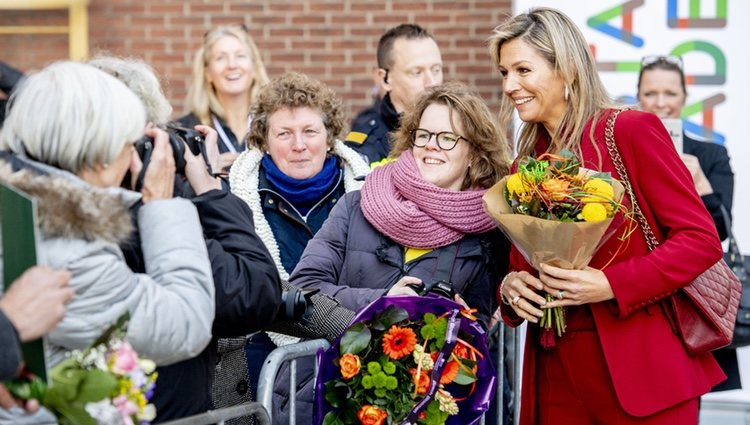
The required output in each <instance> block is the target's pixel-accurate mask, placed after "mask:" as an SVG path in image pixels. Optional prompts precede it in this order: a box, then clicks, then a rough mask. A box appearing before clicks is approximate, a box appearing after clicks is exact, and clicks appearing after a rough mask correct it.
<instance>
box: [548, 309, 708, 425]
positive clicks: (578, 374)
mask: <svg viewBox="0 0 750 425" xmlns="http://www.w3.org/2000/svg"><path fill="white" fill-rule="evenodd" d="M571 310H575V311H571V312H570V313H573V314H567V315H566V316H567V319H568V330H567V331H566V333H565V334H564V335H563V337H562V338H557V340H556V346H555V347H554V348H553V349H552V350H550V351H546V350H543V349H540V350H539V352H538V353H537V356H538V357H537V364H536V367H537V372H536V377H537V382H536V388H537V395H538V400H537V408H538V412H537V417H538V418H539V425H548V424H550V425H552V424H554V425H568V424H570V425H588V424H591V425H594V424H596V425H624V424H638V425H661V424H664V425H667V424H669V425H674V424H679V425H697V424H698V400H699V399H698V398H695V399H691V400H687V401H685V402H683V403H680V404H678V405H676V406H673V407H671V408H669V409H666V410H662V411H660V412H657V413H655V414H653V415H651V416H646V417H635V416H632V415H630V414H628V413H627V412H625V410H623V408H622V407H621V406H620V402H619V401H618V400H617V395H616V394H615V388H614V386H613V385H612V379H611V378H610V376H609V371H608V370H607V364H606V361H605V359H604V354H603V352H602V349H601V345H600V343H599V337H598V336H597V334H596V331H595V328H594V323H593V318H592V317H591V313H590V310H589V309H588V308H575V309H571ZM633 349H636V350H637V349H639V348H637V347H633ZM655 355H657V354H655ZM636 379H637V378H636Z"/></svg>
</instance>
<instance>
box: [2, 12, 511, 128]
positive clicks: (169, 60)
mask: <svg viewBox="0 0 750 425" xmlns="http://www.w3.org/2000/svg"><path fill="white" fill-rule="evenodd" d="M88 12H89V44H90V46H91V51H92V53H93V52H95V51H98V50H104V51H107V52H109V53H110V54H117V55H137V56H141V57H143V58H145V59H147V60H149V61H150V62H151V63H152V65H153V66H154V67H155V68H157V70H158V71H159V73H160V74H161V76H162V77H163V79H164V81H165V82H168V95H169V99H170V101H171V102H172V104H173V106H174V108H175V115H177V116H179V115H181V114H182V113H183V112H184V99H185V95H186V90H187V84H188V83H189V81H190V74H191V65H192V56H193V52H194V51H195V49H197V48H198V47H199V46H200V44H201V42H202V37H203V33H204V32H205V31H206V30H207V29H210V28H211V27H212V26H215V25H217V24H219V23H231V24H234V23H238V22H245V23H247V25H248V27H249V28H250V33H251V34H252V36H253V37H254V38H255V40H256V42H257V44H258V46H259V48H260V50H261V52H262V55H263V58H264V60H265V61H266V65H267V68H268V72H269V74H271V75H279V74H281V73H283V72H284V71H287V70H295V71H300V72H305V73H308V74H310V75H312V76H314V77H317V78H322V79H325V80H326V81H328V82H329V83H330V84H332V87H334V89H335V90H336V91H337V92H338V93H339V95H340V96H341V98H342V99H344V107H345V110H346V114H347V116H348V117H352V116H354V112H356V111H359V110H361V109H363V108H365V107H367V106H369V105H370V103H371V99H370V95H369V92H370V88H371V86H372V69H373V67H374V66H375V50H376V47H377V41H378V38H379V37H380V35H381V34H382V33H383V32H384V31H386V30H387V29H388V28H390V27H393V26H395V25H397V24H400V23H403V22H417V23H419V24H421V25H423V26H424V27H426V28H427V29H428V30H429V31H431V32H433V34H435V36H436V38H437V39H438V43H439V45H440V48H441V51H442V53H443V58H444V61H445V62H446V74H449V75H450V78H452V79H457V80H460V81H466V82H468V83H469V84H470V85H471V86H472V88H474V89H475V90H478V91H479V92H480V93H481V95H482V97H483V98H485V99H487V100H488V102H490V106H491V107H495V106H497V104H498V102H499V99H500V96H501V94H500V87H499V79H498V76H497V72H496V71H495V70H494V67H493V65H492V64H491V63H490V61H489V56H488V54H487V47H486V44H485V40H486V39H487V37H489V35H490V34H491V31H492V29H493V28H494V27H495V26H496V25H498V24H500V23H501V22H502V21H503V20H504V19H505V17H506V16H507V15H509V14H510V12H511V2H510V1H509V0H499V1H491V0H472V1H471V2H467V1H461V0H415V1H414V2H406V1H401V0H295V1H294V2H287V1H282V0H279V1H277V0H251V1H248V0H129V1H124V0H97V1H92V2H90V4H89V7H88ZM20 22H23V23H26V24H38V25H43V24H46V25H50V24H52V25H65V24H66V22H67V12H66V11H65V10H58V11H42V12H39V11H36V12H35V11H2V13H0V25H8V24H13V25H15V24H18V23H20ZM0 44H2V45H3V46H4V47H5V49H4V50H3V60H6V61H8V62H9V63H12V64H14V65H15V66H18V67H20V68H21V69H24V70H27V69H32V68H40V67H42V66H44V65H45V64H47V63H49V62H50V61H54V60H60V59H65V58H66V57H67V54H68V40H67V36H66V35H62V34H61V35H50V34H47V35H41V34H38V35H3V36H0Z"/></svg>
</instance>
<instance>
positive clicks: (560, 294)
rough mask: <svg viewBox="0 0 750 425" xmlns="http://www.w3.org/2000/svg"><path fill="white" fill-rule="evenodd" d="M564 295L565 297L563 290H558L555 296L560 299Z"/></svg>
mask: <svg viewBox="0 0 750 425" xmlns="http://www.w3.org/2000/svg"><path fill="white" fill-rule="evenodd" d="M564 297H565V292H564V291H560V292H558V293H557V298H558V299H560V300H561V299H563V298H564Z"/></svg>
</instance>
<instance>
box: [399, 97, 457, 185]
mask: <svg viewBox="0 0 750 425" xmlns="http://www.w3.org/2000/svg"><path fill="white" fill-rule="evenodd" d="M419 128H421V129H424V130H427V131H430V132H432V133H440V132H443V131H447V132H451V133H455V134H456V135H457V136H463V128H462V126H461V123H460V122H454V123H453V125H451V119H450V109H449V108H448V106H447V105H442V104H438V103H433V104H431V105H430V106H428V107H427V108H426V109H425V110H424V112H423V113H422V118H421V119H420V120H419ZM420 144H421V143H420ZM412 152H413V153H414V160H415V161H416V162H417V169H419V174H421V175H422V178H424V179H425V180H427V181H428V182H430V183H432V184H434V185H435V186H438V187H441V188H443V189H450V190H455V191H459V190H461V186H462V184H463V182H464V179H465V178H466V175H467V173H468V171H469V159H470V158H469V156H470V155H469V154H470V146H469V142H468V141H467V140H464V139H463V138H462V139H460V140H459V141H458V143H457V144H456V147H454V148H453V149H451V150H448V151H446V150H442V149H440V147H439V146H438V144H437V140H436V138H435V136H431V137H430V140H429V142H427V145H425V146H424V147H421V148H420V147H416V146H415V147H413V148H412Z"/></svg>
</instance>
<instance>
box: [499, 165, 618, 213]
mask: <svg viewBox="0 0 750 425" xmlns="http://www.w3.org/2000/svg"><path fill="white" fill-rule="evenodd" d="M504 195H505V199H506V200H507V201H508V203H509V205H510V206H511V208H512V211H513V212H514V213H516V214H524V215H529V216H532V217H538V218H543V219H546V220H555V221H576V222H577V221H586V222H599V221H603V220H606V219H607V218H609V217H612V216H613V215H614V213H615V211H617V210H618V209H619V208H621V204H620V203H619V202H618V201H617V200H615V199H614V188H613V187H612V175H611V174H610V173H602V172H592V171H590V170H584V169H583V168H581V167H580V164H579V162H578V159H577V158H576V157H575V155H574V154H573V153H572V152H570V151H568V150H563V151H562V152H560V154H559V155H552V154H544V155H542V156H540V157H539V158H536V159H535V158H532V157H526V158H524V159H522V160H521V161H520V162H519V164H518V171H517V172H516V173H515V174H511V175H510V176H508V179H507V181H506V185H505V189H504Z"/></svg>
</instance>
